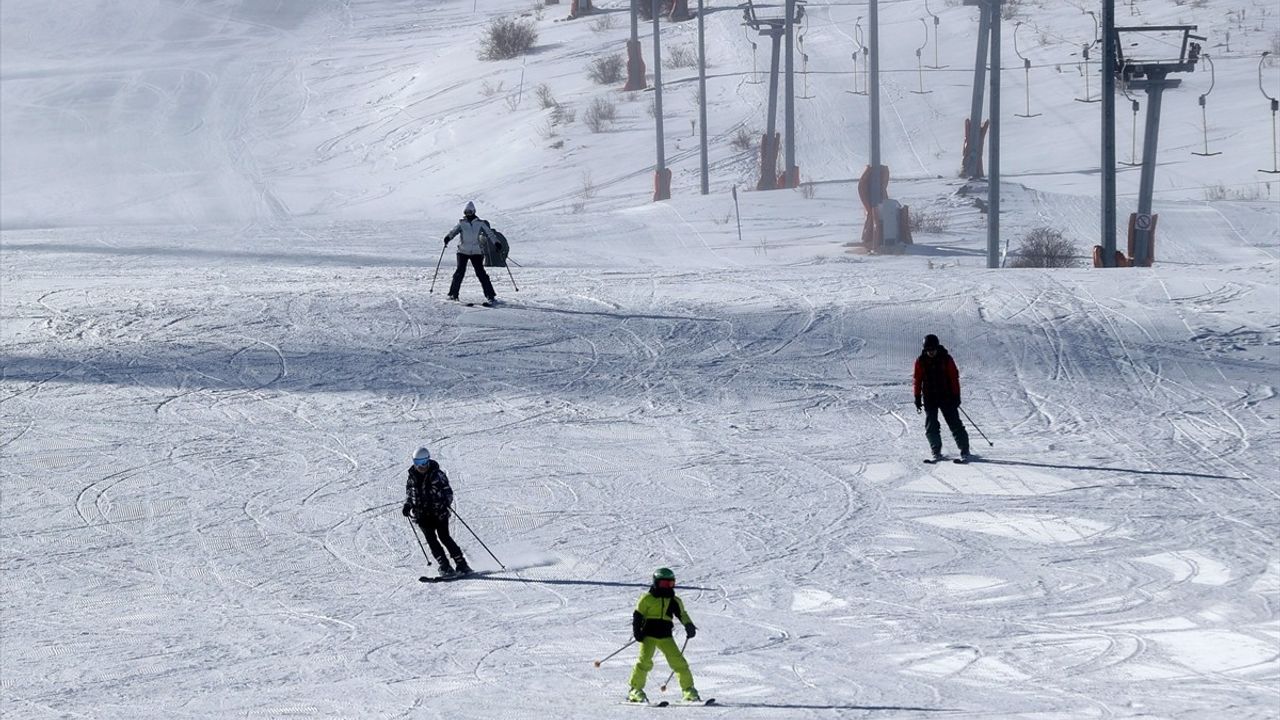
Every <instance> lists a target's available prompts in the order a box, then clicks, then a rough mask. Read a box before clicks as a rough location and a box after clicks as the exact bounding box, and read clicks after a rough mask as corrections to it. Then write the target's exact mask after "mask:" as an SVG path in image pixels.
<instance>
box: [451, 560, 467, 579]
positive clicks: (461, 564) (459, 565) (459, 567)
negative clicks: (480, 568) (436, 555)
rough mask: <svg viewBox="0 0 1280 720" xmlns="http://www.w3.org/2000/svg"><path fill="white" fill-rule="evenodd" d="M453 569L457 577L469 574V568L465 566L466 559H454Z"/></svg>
mask: <svg viewBox="0 0 1280 720" xmlns="http://www.w3.org/2000/svg"><path fill="white" fill-rule="evenodd" d="M453 567H454V569H455V570H456V572H457V573H458V574H459V575H470V574H471V566H470V565H468V564H467V560H466V558H454V561H453Z"/></svg>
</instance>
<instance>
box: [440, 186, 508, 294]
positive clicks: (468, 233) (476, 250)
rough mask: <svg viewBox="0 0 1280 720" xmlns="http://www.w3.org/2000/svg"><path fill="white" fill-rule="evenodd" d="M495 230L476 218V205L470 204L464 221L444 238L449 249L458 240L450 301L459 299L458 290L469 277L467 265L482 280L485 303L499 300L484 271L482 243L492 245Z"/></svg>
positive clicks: (463, 215) (450, 285)
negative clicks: (455, 268)
mask: <svg viewBox="0 0 1280 720" xmlns="http://www.w3.org/2000/svg"><path fill="white" fill-rule="evenodd" d="M492 232H493V230H492V229H491V228H490V227H489V223H488V221H485V220H481V219H480V218H478V217H476V205H475V203H473V202H468V203H467V207H466V208H465V209H464V210H463V211H462V219H461V220H459V221H458V224H457V225H454V226H453V229H452V230H450V231H449V232H448V234H446V235H445V236H444V244H445V246H446V247H447V246H448V245H449V241H450V240H452V239H454V238H455V237H457V238H459V239H458V269H457V270H454V271H453V282H451V283H449V299H450V300H457V299H458V290H459V289H460V288H461V287H462V278H464V277H466V275H467V263H468V262H470V263H471V267H472V268H474V269H475V271H476V278H477V279H479V280H480V287H481V289H483V290H484V297H485V302H493V301H494V300H496V299H497V293H495V292H494V291H493V283H491V282H489V274H488V273H486V272H485V271H484V245H482V244H481V243H492V242H494V240H495V238H494V237H493V235H492V234H491V233H492Z"/></svg>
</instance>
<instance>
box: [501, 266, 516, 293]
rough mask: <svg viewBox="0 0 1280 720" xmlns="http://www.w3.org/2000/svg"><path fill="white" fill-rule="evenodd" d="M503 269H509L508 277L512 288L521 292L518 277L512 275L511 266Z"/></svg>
mask: <svg viewBox="0 0 1280 720" xmlns="http://www.w3.org/2000/svg"><path fill="white" fill-rule="evenodd" d="M503 267H505V268H506V269H507V277H509V278H511V287H513V288H515V289H516V292H520V286H519V285H516V276H515V275H512V274H511V266H510V265H503Z"/></svg>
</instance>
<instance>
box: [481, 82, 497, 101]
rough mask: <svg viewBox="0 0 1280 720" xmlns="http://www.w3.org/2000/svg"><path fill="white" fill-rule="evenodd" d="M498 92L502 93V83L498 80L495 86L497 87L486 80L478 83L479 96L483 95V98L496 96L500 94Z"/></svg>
mask: <svg viewBox="0 0 1280 720" xmlns="http://www.w3.org/2000/svg"><path fill="white" fill-rule="evenodd" d="M500 92H502V81H501V80H499V81H498V84H497V85H494V84H493V83H491V82H489V81H488V80H481V81H480V94H481V95H483V96H485V97H493V96H494V95H497V94H498V93H500Z"/></svg>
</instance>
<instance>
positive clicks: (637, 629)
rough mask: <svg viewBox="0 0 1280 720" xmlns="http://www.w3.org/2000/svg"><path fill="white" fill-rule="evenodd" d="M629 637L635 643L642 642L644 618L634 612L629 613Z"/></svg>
mask: <svg viewBox="0 0 1280 720" xmlns="http://www.w3.org/2000/svg"><path fill="white" fill-rule="evenodd" d="M631 637H634V638H635V639H636V642H644V616H643V615H641V614H640V613H639V612H635V611H633V612H632V613H631Z"/></svg>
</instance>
